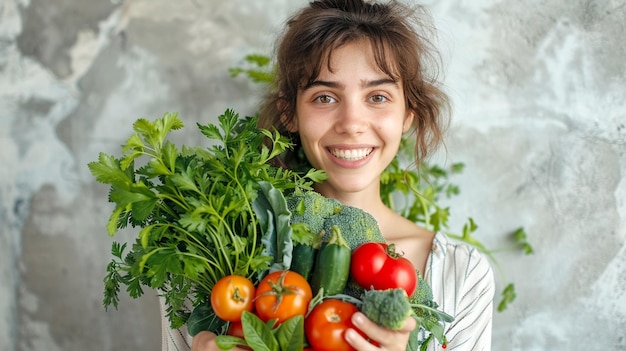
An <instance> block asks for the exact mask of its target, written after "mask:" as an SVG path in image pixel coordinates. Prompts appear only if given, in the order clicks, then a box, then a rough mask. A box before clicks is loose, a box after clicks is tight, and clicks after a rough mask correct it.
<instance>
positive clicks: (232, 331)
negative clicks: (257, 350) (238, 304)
mask: <svg viewBox="0 0 626 351" xmlns="http://www.w3.org/2000/svg"><path fill="white" fill-rule="evenodd" d="M226 334H227V335H230V336H236V337H238V338H242V339H244V336H243V326H242V325H241V321H239V322H231V323H230V325H229V326H228V331H227V332H226ZM237 347H239V348H242V349H244V350H252V349H251V348H249V347H248V346H246V345H237Z"/></svg>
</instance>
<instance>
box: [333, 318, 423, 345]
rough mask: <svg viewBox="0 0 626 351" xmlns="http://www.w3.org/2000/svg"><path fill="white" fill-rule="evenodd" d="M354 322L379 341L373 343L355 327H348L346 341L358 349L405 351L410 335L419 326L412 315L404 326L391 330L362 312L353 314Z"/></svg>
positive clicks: (372, 338) (362, 330)
mask: <svg viewBox="0 0 626 351" xmlns="http://www.w3.org/2000/svg"><path fill="white" fill-rule="evenodd" d="M352 323H353V324H354V326H355V327H357V328H359V330H360V331H361V332H362V333H364V334H365V335H367V336H368V337H369V338H370V339H371V340H374V341H376V342H377V343H378V346H375V345H373V344H372V343H370V342H369V341H367V340H366V339H365V338H363V336H362V335H360V334H359V333H358V332H357V331H356V330H354V329H348V330H346V333H345V338H346V341H347V342H348V343H349V344H350V345H352V347H354V348H355V349H357V350H360V351H367V350H388V351H391V350H399V351H405V350H406V345H407V344H408V343H409V335H410V334H411V331H413V329H415V327H416V326H417V322H416V321H415V319H413V318H412V317H408V318H407V319H406V320H405V321H404V326H403V327H402V329H400V330H389V329H386V328H382V327H379V326H378V325H376V323H374V322H372V321H371V320H369V319H368V318H367V317H365V315H364V314H363V313H361V312H356V313H355V314H353V315H352Z"/></svg>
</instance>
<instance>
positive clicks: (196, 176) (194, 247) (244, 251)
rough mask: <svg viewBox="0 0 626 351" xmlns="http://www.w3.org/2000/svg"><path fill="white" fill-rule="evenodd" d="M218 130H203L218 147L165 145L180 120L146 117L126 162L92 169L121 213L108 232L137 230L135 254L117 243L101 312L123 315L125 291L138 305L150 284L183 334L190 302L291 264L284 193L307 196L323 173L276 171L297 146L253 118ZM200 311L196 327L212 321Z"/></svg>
mask: <svg viewBox="0 0 626 351" xmlns="http://www.w3.org/2000/svg"><path fill="white" fill-rule="evenodd" d="M218 122H219V124H218V125H214V124H206V125H200V124H198V128H199V130H200V132H201V133H202V134H203V135H205V136H206V137H207V138H209V139H211V140H212V141H213V146H210V147H208V148H199V147H188V146H182V147H177V146H176V145H174V144H173V143H171V142H170V141H168V140H167V136H168V134H169V133H170V132H171V131H174V130H178V129H181V128H183V123H182V121H181V120H180V119H179V118H178V115H177V114H169V113H167V114H165V115H164V116H163V117H161V118H158V119H156V120H154V121H148V120H147V119H144V118H141V119H138V120H137V121H136V122H135V123H134V125H133V130H134V132H135V133H134V134H133V135H132V136H130V137H129V138H128V140H127V141H126V143H125V145H123V147H122V155H121V156H120V157H115V156H113V155H108V154H105V153H101V154H100V155H99V157H98V160H97V161H94V162H91V163H89V165H88V166H89V169H90V170H91V172H92V174H93V175H94V176H95V177H96V180H98V181H99V182H102V183H104V184H107V185H109V186H110V192H109V201H111V202H113V203H114V204H115V208H114V210H113V211H112V213H111V217H110V219H109V222H108V224H107V230H108V232H109V234H110V235H114V234H115V233H116V232H117V231H118V230H119V229H121V228H125V227H127V226H128V225H129V224H130V225H131V226H134V227H139V228H141V229H140V230H139V233H138V235H137V237H136V238H135V241H134V242H133V243H132V244H131V245H130V246H127V243H124V244H121V243H117V242H114V243H113V245H112V254H113V256H114V258H113V260H112V261H111V263H110V264H109V265H108V267H107V275H106V276H105V278H104V283H105V291H104V300H103V303H104V305H105V307H108V306H110V305H113V306H115V307H117V305H118V302H119V297H118V293H119V291H120V288H121V287H122V286H126V289H127V291H128V293H129V294H130V296H131V297H133V298H137V297H139V296H141V295H142V294H143V289H142V287H144V286H147V287H149V288H152V289H157V290H158V291H160V293H161V294H162V295H163V297H164V298H165V301H166V304H167V306H168V310H167V315H168V317H169V320H170V324H171V326H172V327H173V328H177V327H180V326H182V325H183V324H184V323H185V322H186V321H187V319H188V318H189V314H190V311H189V310H188V307H186V305H185V301H187V300H189V301H191V304H192V307H196V306H200V305H202V304H206V303H207V302H208V297H209V295H210V291H211V289H212V287H213V285H214V284H215V282H216V281H217V280H219V279H220V278H221V277H223V276H225V275H229V274H239V275H242V276H245V277H247V278H249V279H251V280H253V281H258V279H259V278H260V276H262V275H263V274H265V273H266V272H267V271H268V269H269V268H270V267H273V266H272V265H274V264H283V265H285V264H286V265H287V266H288V264H289V260H290V256H289V253H290V246H289V245H290V244H291V243H290V239H286V238H289V237H290V232H289V231H290V228H289V226H288V212H286V203H285V200H284V198H283V196H282V194H289V193H292V192H295V191H298V192H301V191H306V190H311V189H312V187H311V185H312V184H313V182H316V181H320V180H321V179H324V176H325V175H324V173H323V172H321V171H315V170H310V171H308V172H306V173H295V172H292V171H289V170H285V169H281V168H277V167H274V166H272V165H271V162H270V161H271V160H272V159H273V158H274V157H276V156H278V155H280V154H281V153H283V152H284V151H285V150H286V149H287V148H289V147H291V144H290V142H289V141H288V139H287V138H285V137H283V136H281V135H280V134H278V133H273V132H271V131H268V130H262V129H258V128H257V126H256V118H254V117H246V118H239V115H238V114H236V113H235V112H234V111H232V110H226V112H225V113H224V114H223V115H221V116H219V117H218ZM267 141H269V142H267ZM135 163H137V164H141V166H136V165H135ZM259 198H261V200H259V201H258V202H255V200H257V199H259ZM268 211H269V212H268ZM268 213H271V214H272V217H271V218H270V217H268V216H267V214H268ZM262 243H265V245H264V244H262ZM274 260H276V262H275V261H274ZM201 312H203V311H198V314H199V316H198V317H197V319H198V320H210V319H211V316H210V312H206V311H205V312H206V313H208V314H209V315H203V314H202V313H201ZM194 318H196V317H194ZM194 320H195V319H194Z"/></svg>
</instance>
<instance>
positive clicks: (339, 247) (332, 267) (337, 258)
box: [311, 225, 352, 296]
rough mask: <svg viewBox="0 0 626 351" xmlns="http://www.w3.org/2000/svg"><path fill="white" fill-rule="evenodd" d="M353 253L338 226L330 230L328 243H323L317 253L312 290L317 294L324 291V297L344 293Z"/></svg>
mask: <svg viewBox="0 0 626 351" xmlns="http://www.w3.org/2000/svg"><path fill="white" fill-rule="evenodd" d="M351 255H352V251H351V250H350V246H348V244H347V243H346V241H345V240H344V238H343V236H341V230H340V229H339V227H338V226H336V225H335V226H332V227H331V228H330V237H329V238H328V241H326V242H324V243H322V246H321V247H320V248H319V250H318V252H317V258H316V260H315V267H314V270H313V275H312V277H311V289H312V290H313V294H317V293H318V292H319V290H320V289H324V296H330V295H335V294H340V293H342V292H343V290H344V288H345V287H346V283H347V282H348V277H349V275H350V256H351Z"/></svg>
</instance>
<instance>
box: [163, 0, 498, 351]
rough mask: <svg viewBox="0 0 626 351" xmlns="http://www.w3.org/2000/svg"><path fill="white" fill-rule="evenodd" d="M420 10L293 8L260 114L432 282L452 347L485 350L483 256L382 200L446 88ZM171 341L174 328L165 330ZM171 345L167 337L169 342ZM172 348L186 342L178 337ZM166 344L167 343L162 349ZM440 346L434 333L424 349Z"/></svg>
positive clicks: (358, 320) (369, 326)
mask: <svg viewBox="0 0 626 351" xmlns="http://www.w3.org/2000/svg"><path fill="white" fill-rule="evenodd" d="M427 19H428V16H427V14H426V11H425V10H424V9H423V8H422V7H417V8H409V7H407V6H405V5H402V4H400V3H397V2H389V3H385V4H382V3H374V2H371V1H369V2H366V1H363V0H320V1H314V2H312V3H310V4H309V6H307V7H306V8H304V9H302V10H301V11H299V12H298V13H297V14H296V15H295V16H293V17H292V18H291V19H290V20H289V22H288V25H287V28H286V31H285V33H284V34H283V36H282V38H281V40H280V42H279V45H278V48H277V57H276V69H277V70H276V74H277V77H276V78H277V81H276V85H275V86H274V87H273V89H272V90H271V91H270V92H269V94H268V96H267V97H266V99H265V101H264V104H263V106H262V109H261V111H260V126H261V127H264V128H277V129H278V130H279V131H281V132H283V133H285V134H288V135H291V136H292V138H293V140H294V142H295V143H296V145H298V148H297V150H296V151H295V152H294V154H293V155H291V156H290V157H287V158H286V159H285V160H284V161H285V164H286V165H287V166H294V167H295V166H297V165H298V163H300V162H302V156H299V155H302V154H304V156H305V160H306V162H308V163H310V164H311V165H312V166H313V167H315V168H318V169H323V170H324V171H326V173H327V174H328V176H329V178H328V180H326V181H324V182H323V183H321V184H319V185H317V187H316V190H317V191H318V192H320V193H321V194H323V195H324V196H326V197H331V198H335V199H338V200H339V201H341V202H343V203H344V204H347V205H351V206H356V207H359V208H362V209H363V210H365V211H367V212H369V213H371V214H372V215H373V216H374V217H375V218H376V220H377V221H378V223H379V225H380V228H381V231H382V233H383V235H384V237H385V239H386V240H387V241H388V242H389V243H394V244H395V245H396V248H397V250H398V252H403V253H404V255H405V257H406V258H408V259H410V260H411V261H412V262H413V264H414V265H415V267H416V269H417V270H418V271H419V272H420V273H421V274H422V275H424V276H425V278H426V280H427V281H428V282H429V283H430V285H431V287H432V289H433V293H434V299H435V301H436V302H437V303H438V304H439V307H440V309H442V310H443V311H445V312H446V313H448V314H450V315H452V316H454V318H455V319H454V321H453V322H452V323H449V324H447V325H446V326H445V333H446V336H447V339H448V345H447V350H490V345H491V322H492V302H493V295H494V281H493V275H492V271H491V267H490V265H489V263H488V261H487V259H486V258H485V257H483V256H482V255H481V254H479V253H478V252H477V250H475V249H474V248H472V247H470V246H467V245H465V244H459V243H453V242H451V241H450V240H449V239H448V238H447V237H446V236H445V235H444V234H442V233H433V232H430V231H428V230H425V229H424V228H420V227H419V226H417V225H416V224H415V223H413V222H411V221H409V220H407V219H406V218H403V217H402V216H400V215H399V214H397V213H395V212H394V211H392V210H391V209H389V208H388V207H386V206H385V205H384V203H383V201H382V199H381V198H380V192H379V191H380V175H381V173H382V172H383V170H384V169H385V168H386V167H387V166H388V165H389V163H390V162H391V161H392V160H393V158H394V157H395V155H396V153H397V151H398V148H399V145H400V140H401V138H402V136H403V135H404V134H405V133H408V132H411V133H413V134H412V135H415V137H416V141H417V143H416V145H417V147H416V162H418V164H419V161H421V160H422V159H423V158H424V157H426V156H427V155H428V154H429V153H431V152H432V151H433V150H434V148H435V147H437V146H438V144H439V143H440V142H441V138H442V133H443V129H444V127H445V124H446V119H445V112H446V107H447V98H446V95H445V94H444V93H443V92H442V91H441V90H440V89H439V88H438V85H437V82H436V80H435V79H434V75H432V74H430V71H429V70H430V69H432V68H433V67H432V66H429V65H431V64H433V63H434V60H433V58H434V57H435V56H434V51H433V50H432V46H431V44H430V43H429V42H428V40H427V39H426V37H427V36H428V34H429V32H430V28H431V27H428V23H426V20H427ZM354 324H355V326H356V327H357V328H359V329H360V330H361V331H363V332H364V333H365V334H366V335H367V337H368V338H370V339H372V340H375V341H377V342H378V344H379V345H378V346H374V345H372V344H371V343H370V342H368V341H367V340H366V339H365V338H364V337H362V336H361V335H359V334H358V333H357V332H356V331H354V330H348V332H346V333H345V338H346V340H347V341H348V342H349V343H350V344H351V345H352V346H354V348H355V349H357V350H398V351H404V350H406V345H407V341H408V337H409V333H410V332H411V330H413V329H414V328H415V321H414V320H413V319H412V318H409V319H407V321H406V322H405V326H404V328H403V329H402V330H400V331H391V330H386V329H384V328H380V327H378V326H376V325H375V324H374V323H372V322H371V321H369V320H367V318H365V317H364V316H363V315H362V314H360V313H357V314H355V316H354ZM167 335H169V337H170V340H171V339H172V338H171V335H172V334H167ZM214 338H215V335H214V334H212V333H209V332H202V333H200V334H198V335H197V336H196V337H195V338H194V339H193V342H192V347H191V348H192V350H194V351H203V350H217V347H216V346H215V343H214V341H213V340H214ZM165 345H166V347H167V340H166V344H165ZM176 347H177V348H170V349H185V347H184V346H182V345H178V346H176ZM166 349H167V348H166ZM435 349H441V346H440V345H437V343H436V342H431V344H430V346H429V350H435Z"/></svg>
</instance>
